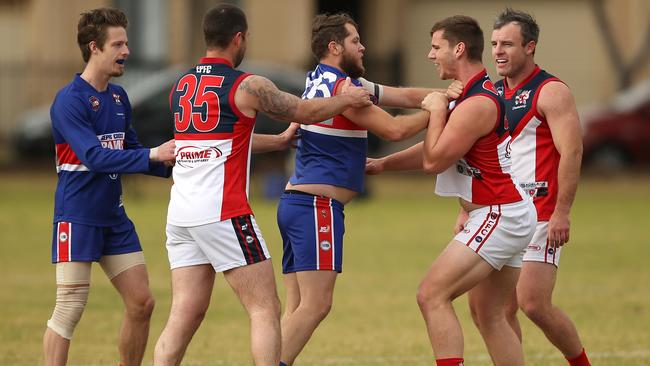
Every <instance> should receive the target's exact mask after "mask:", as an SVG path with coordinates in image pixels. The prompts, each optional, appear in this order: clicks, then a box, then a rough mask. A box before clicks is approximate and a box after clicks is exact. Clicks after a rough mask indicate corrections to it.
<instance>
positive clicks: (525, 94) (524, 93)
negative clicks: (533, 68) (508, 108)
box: [512, 90, 530, 111]
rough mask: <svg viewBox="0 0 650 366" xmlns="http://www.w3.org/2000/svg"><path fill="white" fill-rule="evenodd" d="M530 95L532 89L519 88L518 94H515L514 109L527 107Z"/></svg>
mask: <svg viewBox="0 0 650 366" xmlns="http://www.w3.org/2000/svg"><path fill="white" fill-rule="evenodd" d="M529 97H530V90H518V91H517V95H515V105H514V107H512V110H513V111H514V110H516V109H521V108H526V102H527V101H528V98H529Z"/></svg>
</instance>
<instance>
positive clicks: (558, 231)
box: [548, 211, 571, 248]
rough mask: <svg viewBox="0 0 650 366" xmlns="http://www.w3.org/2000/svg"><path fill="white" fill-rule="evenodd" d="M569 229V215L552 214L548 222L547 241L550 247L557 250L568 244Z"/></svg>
mask: <svg viewBox="0 0 650 366" xmlns="http://www.w3.org/2000/svg"><path fill="white" fill-rule="evenodd" d="M570 227H571V223H570V221H569V214H566V213H563V212H557V211H555V212H553V214H552V215H551V219H550V220H548V241H549V243H550V244H551V246H553V247H555V248H559V247H561V246H563V245H564V244H566V243H568V242H569V229H570Z"/></svg>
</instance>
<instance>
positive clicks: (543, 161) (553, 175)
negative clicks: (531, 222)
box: [533, 123, 560, 221]
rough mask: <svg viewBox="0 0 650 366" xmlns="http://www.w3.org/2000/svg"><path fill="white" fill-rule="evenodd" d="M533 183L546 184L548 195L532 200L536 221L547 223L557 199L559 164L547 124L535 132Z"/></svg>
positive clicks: (558, 155) (558, 157)
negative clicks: (535, 211) (543, 182)
mask: <svg viewBox="0 0 650 366" xmlns="http://www.w3.org/2000/svg"><path fill="white" fill-rule="evenodd" d="M535 137H536V145H537V148H536V149H535V165H536V166H535V181H536V182H542V181H546V182H548V194H547V195H545V196H538V197H534V198H533V203H534V204H535V207H536V208H537V220H538V221H548V220H549V219H550V218H551V215H552V214H553V211H554V210H555V203H556V199H557V168H558V165H559V164H560V153H559V152H558V151H557V149H556V148H555V144H554V143H553V136H552V135H551V129H550V128H549V127H548V124H547V123H543V124H541V125H539V126H537V129H536V131H535Z"/></svg>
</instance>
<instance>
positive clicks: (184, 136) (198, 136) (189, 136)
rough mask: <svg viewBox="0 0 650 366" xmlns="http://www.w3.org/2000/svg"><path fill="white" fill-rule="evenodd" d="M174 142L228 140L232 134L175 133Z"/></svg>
mask: <svg viewBox="0 0 650 366" xmlns="http://www.w3.org/2000/svg"><path fill="white" fill-rule="evenodd" d="M174 138H175V139H176V140H230V139H231V138H232V134H231V133H229V132H220V133H175V134H174Z"/></svg>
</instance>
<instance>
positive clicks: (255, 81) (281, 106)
mask: <svg viewBox="0 0 650 366" xmlns="http://www.w3.org/2000/svg"><path fill="white" fill-rule="evenodd" d="M239 89H241V90H242V91H245V92H246V93H248V94H250V95H253V96H256V97H257V98H258V100H259V109H260V111H261V112H264V113H266V114H268V115H269V116H270V117H272V118H275V119H279V120H282V121H289V122H291V121H293V119H294V117H295V115H296V110H297V109H298V103H299V101H300V99H299V98H298V97H296V96H295V95H292V94H289V93H285V92H283V91H281V90H279V89H278V88H277V87H276V86H275V85H273V83H272V82H270V81H269V80H268V79H265V78H262V77H248V78H246V79H244V80H243V81H242V82H241V84H239Z"/></svg>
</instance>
